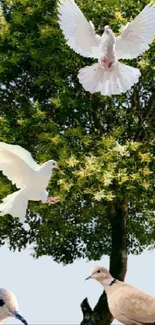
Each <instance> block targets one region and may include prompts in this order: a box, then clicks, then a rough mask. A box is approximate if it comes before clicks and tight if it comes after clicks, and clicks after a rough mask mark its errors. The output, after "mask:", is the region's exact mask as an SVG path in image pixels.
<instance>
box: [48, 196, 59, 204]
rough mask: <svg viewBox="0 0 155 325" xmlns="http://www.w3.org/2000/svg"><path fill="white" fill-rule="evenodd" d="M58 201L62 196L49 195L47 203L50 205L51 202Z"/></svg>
mask: <svg viewBox="0 0 155 325" xmlns="http://www.w3.org/2000/svg"><path fill="white" fill-rule="evenodd" d="M57 202H60V198H59V196H55V197H48V199H47V201H46V203H47V204H48V205H51V204H56V203H57Z"/></svg>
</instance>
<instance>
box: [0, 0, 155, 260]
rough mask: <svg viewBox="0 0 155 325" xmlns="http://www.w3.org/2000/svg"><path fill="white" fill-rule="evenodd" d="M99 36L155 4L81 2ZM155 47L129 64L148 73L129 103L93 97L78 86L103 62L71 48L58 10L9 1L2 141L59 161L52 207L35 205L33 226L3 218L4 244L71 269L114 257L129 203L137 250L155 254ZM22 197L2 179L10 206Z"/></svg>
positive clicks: (1, 15) (4, 4) (1, 48)
mask: <svg viewBox="0 0 155 325" xmlns="http://www.w3.org/2000/svg"><path fill="white" fill-rule="evenodd" d="M76 2H77V4H78V5H79V6H80V8H81V9H82V11H83V12H84V14H85V15H86V17H87V18H88V19H89V20H92V21H93V23H94V25H95V28H96V31H97V32H98V33H100V34H102V33H103V27H104V25H105V24H109V25H110V26H111V27H112V29H113V30H114V32H115V33H116V34H117V33H119V30H120V28H121V27H122V26H123V25H124V24H126V22H127V21H130V19H132V18H134V17H135V16H136V15H137V14H138V13H139V12H140V10H142V8H143V7H144V6H145V5H146V4H147V3H148V1H145V0H143V1H137V2H135V1H133V0H128V1H127V0H119V1H118V0H114V1H112V0H111V1H109V0H95V1H94V0H79V1H78V0H77V1H76ZM154 61H155V43H154V42H153V43H152V44H151V46H150V49H149V50H148V51H147V52H145V53H144V54H143V56H139V57H138V58H137V59H135V60H132V61H129V62H128V61H126V63H127V64H132V66H135V67H139V68H140V70H141V73H142V76H141V78H140V81H139V83H138V84H137V85H135V86H134V87H133V88H132V89H131V90H130V91H128V92H127V93H126V94H123V95H121V96H112V97H103V96H101V95H100V94H94V95H91V94H89V93H88V92H85V90H84V89H83V88H82V86H81V85H80V84H79V82H78V79H77V73H78V70H79V69H80V68H81V67H84V66H85V65H88V64H89V65H90V64H91V63H92V62H93V60H92V59H86V58H82V57H80V55H78V54H76V53H74V52H73V51H72V50H71V49H70V48H69V47H68V46H67V45H66V43H65V40H64V37H63V35H62V32H61V30H60V28H59V25H58V17H57V2H56V1H55V0H52V1H51V0H33V1H30V0H1V12H0V82H1V88H0V140H1V141H5V142H8V143H11V144H19V145H21V146H23V147H24V148H25V149H28V150H29V151H30V152H31V153H32V155H33V157H34V158H35V159H36V160H37V161H39V162H44V161H45V160H47V159H51V158H52V159H55V160H57V161H58V163H59V165H60V166H61V171H60V172H59V173H58V172H54V175H53V177H52V179H51V182H50V185H49V189H48V190H49V191H50V194H51V195H59V196H60V197H61V202H60V203H58V204H56V205H55V206H50V207H48V206H47V205H45V204H41V202H36V203H32V202H30V203H29V209H28V212H27V219H26V221H25V224H26V226H25V225H24V226H22V225H21V224H20V222H19V220H18V219H13V218H12V217H11V216H5V217H1V218H0V238H1V244H3V243H4V242H5V241H6V240H8V241H9V245H10V247H11V248H13V249H15V248H18V249H19V250H20V249H22V248H25V247H26V245H27V244H33V246H34V254H35V255H36V256H37V257H39V256H41V255H50V256H52V257H53V259H54V260H55V261H58V262H63V263H65V264H66V263H71V262H73V261H74V260H75V259H76V258H81V257H82V258H84V257H86V258H88V259H100V258H101V256H102V255H103V254H108V255H109V254H110V252H111V247H112V240H111V238H112V237H111V232H112V227H111V218H112V216H113V214H115V209H116V208H117V207H118V206H119V205H121V204H122V202H125V206H126V211H127V218H126V223H127V237H126V239H127V250H128V253H129V252H132V253H139V252H141V251H142V250H143V249H144V248H146V247H153V246H154V243H155V241H154V238H155V236H154V235H155V226H154V204H155V194H154V183H155V176H154V167H155V159H154V150H155V149H154V148H155V138H154V135H155V131H154V130H155V86H154V85H155V66H154ZM12 189H14V187H13V186H12V185H11V183H10V182H9V181H7V179H6V177H4V176H2V175H1V176H0V197H1V198H3V197H4V196H6V195H7V194H9V192H11V191H12Z"/></svg>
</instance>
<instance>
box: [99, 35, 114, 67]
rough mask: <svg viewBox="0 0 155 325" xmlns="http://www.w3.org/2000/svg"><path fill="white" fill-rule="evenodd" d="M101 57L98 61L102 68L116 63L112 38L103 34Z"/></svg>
mask: <svg viewBox="0 0 155 325" xmlns="http://www.w3.org/2000/svg"><path fill="white" fill-rule="evenodd" d="M101 53H102V54H101V57H100V59H99V63H100V64H101V66H102V67H103V68H111V66H112V65H113V64H115V63H116V56H115V41H114V38H113V37H111V35H110V36H109V35H108V34H105V35H104V36H103V40H102V49H101Z"/></svg>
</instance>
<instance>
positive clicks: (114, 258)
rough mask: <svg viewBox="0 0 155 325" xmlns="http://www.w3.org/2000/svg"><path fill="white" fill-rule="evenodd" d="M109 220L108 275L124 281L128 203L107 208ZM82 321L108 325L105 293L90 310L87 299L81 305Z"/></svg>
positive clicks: (110, 320)
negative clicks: (110, 234) (110, 241)
mask: <svg viewBox="0 0 155 325" xmlns="http://www.w3.org/2000/svg"><path fill="white" fill-rule="evenodd" d="M108 214H109V218H110V222H111V227H112V249H111V254H110V273H111V274H112V276H113V277H114V278H117V279H119V280H121V281H124V278H125V275H126V270H127V249H126V219H127V215H128V201H127V198H124V199H123V200H122V201H121V202H117V203H116V204H115V205H113V204H111V205H110V206H109V211H108ZM81 309H82V313H83V320H82V322H81V325H110V324H111V322H112V321H113V317H112V315H111V313H110V311H109V308H108V304H107V298H106V293H105V292H104V291H103V294H102V295H101V296H100V298H99V300H98V302H97V304H96V306H95V307H94V309H93V310H92V309H91V307H90V305H89V303H88V300H87V298H85V299H84V300H83V301H82V303H81Z"/></svg>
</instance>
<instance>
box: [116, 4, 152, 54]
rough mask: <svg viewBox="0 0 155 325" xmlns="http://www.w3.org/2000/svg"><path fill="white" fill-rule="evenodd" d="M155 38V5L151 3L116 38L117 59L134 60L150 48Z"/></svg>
mask: <svg viewBox="0 0 155 325" xmlns="http://www.w3.org/2000/svg"><path fill="white" fill-rule="evenodd" d="M154 36H155V5H154V4H153V3H149V4H148V5H147V6H146V7H145V8H144V9H143V10H142V11H141V12H140V14H139V15H138V16H137V17H136V18H135V19H134V20H133V21H132V22H131V23H128V24H127V25H126V27H125V29H124V31H123V32H122V34H121V35H120V36H118V37H116V57H117V59H118V60H119V59H132V58H135V57H137V56H138V55H140V54H141V53H143V52H144V51H146V50H147V49H148V48H149V44H150V43H151V42H152V41H153V39H154Z"/></svg>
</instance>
